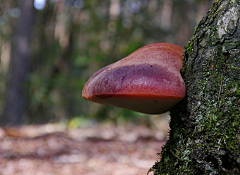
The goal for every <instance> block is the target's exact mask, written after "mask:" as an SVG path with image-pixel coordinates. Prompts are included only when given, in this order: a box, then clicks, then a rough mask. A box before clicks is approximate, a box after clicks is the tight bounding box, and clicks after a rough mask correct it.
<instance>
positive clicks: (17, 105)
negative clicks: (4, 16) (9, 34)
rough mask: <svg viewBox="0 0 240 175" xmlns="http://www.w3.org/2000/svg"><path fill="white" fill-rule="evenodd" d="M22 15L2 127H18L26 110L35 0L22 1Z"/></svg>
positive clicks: (14, 42)
mask: <svg viewBox="0 0 240 175" xmlns="http://www.w3.org/2000/svg"><path fill="white" fill-rule="evenodd" d="M20 10H21V15H20V17H19V18H18V22H17V27H16V34H15V39H14V41H13V53H12V65H11V69H10V72H9V74H10V76H9V82H8V88H7V92H6V101H5V106H4V109H3V116H2V119H1V120H2V121H1V125H4V126H9V125H18V124H20V122H21V118H22V115H23V113H24V108H25V93H24V83H25V82H26V78H27V73H28V71H29V62H30V61H29V57H30V50H31V49H30V48H31V45H30V37H31V30H32V23H33V0H22V1H21V8H20Z"/></svg>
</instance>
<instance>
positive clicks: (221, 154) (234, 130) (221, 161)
mask: <svg viewBox="0 0 240 175" xmlns="http://www.w3.org/2000/svg"><path fill="white" fill-rule="evenodd" d="M182 76H183V78H184V81H185V84H186V89H187V95H186V97H185V99H184V100H183V101H182V102H180V103H179V104H178V105H177V106H176V107H175V108H174V109H172V110H171V122H170V128H171V131H170V137H169V140H168V141H167V143H166V145H165V146H164V147H163V151H162V153H161V154H160V156H161V160H160V161H158V162H156V164H155V165H154V166H153V167H152V168H151V171H154V174H155V175H160V174H161V175H162V174H169V175H171V174H173V175H177V174H212V175H213V174H214V175H217V174H219V175H224V174H240V1H239V0H219V1H217V2H215V3H214V4H213V6H212V7H211V9H210V10H209V12H208V13H207V14H206V15H205V16H204V17H203V19H202V20H201V22H200V23H199V25H198V27H197V28H196V29H195V33H194V36H193V37H192V38H191V40H190V41H189V43H188V46H187V47H186V48H185V55H184V69H183V71H182Z"/></svg>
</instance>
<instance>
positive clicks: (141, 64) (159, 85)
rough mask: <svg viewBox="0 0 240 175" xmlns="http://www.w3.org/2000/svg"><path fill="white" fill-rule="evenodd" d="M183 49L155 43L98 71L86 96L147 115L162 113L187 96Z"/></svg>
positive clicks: (84, 94)
mask: <svg viewBox="0 0 240 175" xmlns="http://www.w3.org/2000/svg"><path fill="white" fill-rule="evenodd" d="M182 57H183V48H182V47H180V46H177V45H173V44H167V43H155V44H150V45H147V46H144V47H142V48H140V49H138V50H136V51H135V52H133V53H132V54H130V55H129V56H127V57H125V58H123V59H121V60H119V61H117V62H115V63H113V64H110V65H108V66H106V67H104V68H102V69H100V70H99V71H97V72H96V73H95V74H93V76H92V77H91V78H90V79H89V80H88V82H87V83H86V85H85V86H84V88H83V91H82V96H83V98H85V99H87V100H90V101H93V102H97V103H101V104H106V105H111V106H116V107H121V108H125V109H129V110H133V111H137V112H142V113H147V114H161V113H164V112H166V111H168V110H169V109H170V108H172V107H173V106H175V105H176V104H177V103H178V102H179V101H181V100H182V99H183V98H184V96H185V84H184V81H183V79H182V77H181V74H180V70H181V69H182V66H183V61H182Z"/></svg>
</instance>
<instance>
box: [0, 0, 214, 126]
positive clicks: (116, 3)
mask: <svg viewBox="0 0 240 175" xmlns="http://www.w3.org/2000/svg"><path fill="white" fill-rule="evenodd" d="M29 2H31V3H33V4H34V6H32V5H31V6H29ZM212 2H213V1H209V0H101V1H95V0H88V1H86V0H32V1H26V0H21V1H20V0H19V1H15V0H2V1H1V2H0V57H1V64H0V66H1V69H0V70H1V72H0V77H1V81H0V94H1V96H0V106H1V107H0V111H1V114H2V115H1V121H2V123H1V124H2V125H3V124H4V125H17V124H21V123H46V122H58V121H68V120H70V119H72V118H78V119H81V118H89V119H95V120H103V119H110V120H113V121H115V122H118V121H119V120H121V119H126V120H128V119H131V120H136V118H135V117H136V116H138V117H139V116H145V115H143V114H141V115H140V114H139V113H136V112H130V111H126V110H123V109H118V108H113V107H107V106H103V105H98V104H94V103H90V102H87V101H85V100H84V99H82V97H81V90H82V88H83V86H84V84H85V83H86V81H87V79H88V78H89V77H90V76H91V75H92V74H93V73H94V72H95V71H96V70H98V69H99V68H101V67H103V66H105V65H107V64H110V63H113V62H115V61H117V60H119V59H121V58H123V57H125V56H127V55H128V54H130V53H131V52H133V51H134V50H136V49H138V48H139V47H141V46H143V45H147V44H150V43H156V42H168V43H172V44H178V45H180V46H185V45H186V44H187V42H188V40H189V39H190V37H191V36H192V34H193V32H194V27H195V26H196V25H197V23H198V22H199V21H200V19H201V18H202V17H203V15H204V14H205V13H206V11H207V10H208V9H209V7H210V5H211V4H212ZM31 21H33V22H31ZM21 36H25V37H26V38H25V39H26V40H24V41H22V40H21V39H23V38H22V37H21ZM19 39H20V40H19ZM24 42H26V43H24ZM24 47H25V49H26V48H27V50H25V52H24V53H25V55H24V58H23V57H22V56H23V55H22V54H19V53H18V51H19V50H18V49H19V48H20V50H21V49H24ZM16 62H17V63H16ZM21 71H23V72H21ZM21 75H24V77H21ZM18 76H19V77H20V78H19V77H18ZM14 93H16V94H18V96H17V95H14ZM19 94H20V95H19ZM140 119H143V117H142V118H138V120H140ZM143 120H144V119H143Z"/></svg>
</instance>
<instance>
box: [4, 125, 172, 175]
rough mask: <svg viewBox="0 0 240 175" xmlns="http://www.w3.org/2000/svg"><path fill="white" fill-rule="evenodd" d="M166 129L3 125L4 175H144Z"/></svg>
mask: <svg viewBox="0 0 240 175" xmlns="http://www.w3.org/2000/svg"><path fill="white" fill-rule="evenodd" d="M168 129H169V128H168V124H167V123H164V122H161V123H160V126H159V127H158V128H156V127H155V128H154V129H150V128H149V127H146V126H136V125H131V124H130V125H122V126H114V125H106V124H105V125H103V124H98V125H94V126H92V127H87V128H75V129H67V128H66V127H64V126H63V125H61V124H46V125H37V126H33V125H28V126H21V127H18V128H0V175H82V174H83V175H144V174H147V172H148V170H149V168H150V167H152V165H153V164H154V163H155V162H156V161H157V160H159V156H157V153H160V152H161V149H162V146H163V145H164V144H165V141H166V140H167V133H168ZM150 174H152V173H149V175H150Z"/></svg>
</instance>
